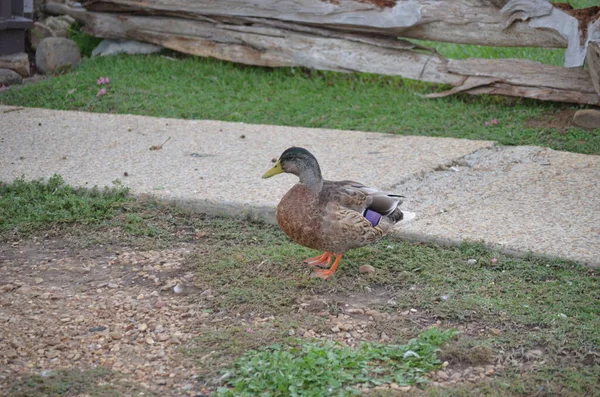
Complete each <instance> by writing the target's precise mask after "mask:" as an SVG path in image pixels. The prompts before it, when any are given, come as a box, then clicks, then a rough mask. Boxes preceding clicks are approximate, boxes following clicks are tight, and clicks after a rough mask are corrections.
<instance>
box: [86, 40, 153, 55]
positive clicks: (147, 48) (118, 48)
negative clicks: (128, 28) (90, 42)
mask: <svg viewBox="0 0 600 397" xmlns="http://www.w3.org/2000/svg"><path fill="white" fill-rule="evenodd" d="M161 50H162V47H160V46H157V45H154V44H148V43H141V42H139V41H134V40H119V39H105V40H102V42H100V44H98V46H97V47H96V48H94V50H93V51H92V56H93V57H95V56H108V55H117V54H128V55H135V54H153V53H156V52H160V51H161Z"/></svg>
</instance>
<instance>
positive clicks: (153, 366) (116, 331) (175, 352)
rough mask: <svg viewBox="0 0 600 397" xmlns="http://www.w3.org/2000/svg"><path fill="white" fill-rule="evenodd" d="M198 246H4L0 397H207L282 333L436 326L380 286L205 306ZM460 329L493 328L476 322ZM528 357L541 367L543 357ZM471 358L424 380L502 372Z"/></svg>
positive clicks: (367, 335) (385, 333) (356, 336)
mask: <svg viewBox="0 0 600 397" xmlns="http://www.w3.org/2000/svg"><path fill="white" fill-rule="evenodd" d="M206 249H207V248H206V247H204V246H203V245H202V244H192V243H189V242H176V243H174V244H172V245H171V246H170V247H169V248H166V249H156V250H150V249H148V248H147V247H137V248H135V247H134V248H133V249H132V248H124V247H119V246H116V245H111V244H107V245H98V246H95V248H75V247H74V245H73V243H72V242H70V241H67V240H64V239H63V238H62V237H60V236H58V237H55V238H44V237H38V238H33V239H29V240H24V241H18V242H13V243H7V244H4V245H1V246H0V309H1V310H0V394H3V395H34V394H28V393H31V390H40V384H43V382H45V381H46V380H47V381H50V380H52V379H53V377H54V378H55V379H54V381H55V382H54V383H56V381H57V379H56V378H57V377H60V379H59V380H58V381H59V382H63V383H64V384H66V385H68V386H69V387H70V389H69V392H68V393H66V394H64V395H82V396H83V395H106V396H108V395H161V396H170V395H172V396H186V395H190V396H203V395H208V394H210V393H211V392H212V391H214V390H215V388H216V387H217V386H218V385H219V383H220V381H221V380H222V379H221V378H220V377H221V374H220V373H219V369H221V368H222V367H223V366H225V365H228V364H230V362H231V357H233V356H236V355H239V354H240V353H242V352H243V351H245V350H246V349H248V348H252V347H258V346H260V345H264V344H268V343H269V341H270V340H274V339H277V338H281V337H282V335H283V336H286V334H287V335H295V336H298V337H305V338H326V339H335V340H339V341H341V342H343V343H346V344H349V345H352V344H355V343H356V342H358V341H363V340H378V341H383V342H386V341H389V340H390V338H392V337H397V336H398V335H406V336H407V337H410V336H411V335H413V334H414V332H415V329H424V328H427V327H429V326H436V325H437V324H440V321H439V320H436V319H434V318H431V317H428V316H426V315H425V314H424V313H420V312H419V311H418V310H416V309H411V310H404V311H397V312H381V311H379V310H377V309H376V308H377V307H381V304H386V303H387V304H388V305H389V304H390V300H393V295H391V294H390V293H389V291H386V290H382V291H373V290H372V291H370V292H369V293H364V292H356V293H351V294H346V295H338V294H314V293H310V292H308V293H307V294H306V295H300V296H298V297H297V299H296V301H295V304H294V305H293V311H292V313H289V314H285V315H283V314H280V315H277V316H274V315H268V314H264V313H257V312H255V311H248V312H244V311H243V310H242V311H238V312H233V311H229V312H228V311H227V310H218V309H217V310H213V308H214V307H215V305H213V302H214V300H215V299H216V298H217V297H216V296H215V293H214V292H213V291H212V290H211V289H204V288H201V287H200V286H202V284H203V283H202V280H197V279H195V273H194V271H193V267H191V266H190V261H189V258H190V257H194V258H198V255H202V253H203V252H206ZM391 303H392V304H393V302H391ZM290 324H297V325H298V326H295V327H290ZM459 329H462V331H463V332H465V335H469V334H472V335H481V334H490V333H492V334H493V333H499V332H501V331H500V330H496V329H493V328H491V329H489V328H487V327H485V326H479V325H477V324H471V325H468V326H462V327H459ZM233 340H235V343H232V341H233ZM529 354H530V356H532V357H530V358H532V359H534V360H537V359H541V354H542V353H541V352H535V351H534V352H530V353H529ZM538 354H539V356H540V357H534V356H536V355H538ZM468 356H469V358H468V359H467V360H466V361H464V360H460V359H459V360H456V357H457V356H456V355H455V356H453V357H452V358H451V361H452V364H451V365H449V363H448V362H446V363H445V364H444V365H445V367H444V369H443V370H441V371H439V372H437V373H434V374H431V377H432V380H433V383H432V384H433V385H434V386H436V385H442V386H443V385H446V384H456V383H460V382H479V381H484V380H485V379H488V378H492V377H494V374H495V373H497V372H498V371H501V370H502V369H503V368H504V364H503V363H501V362H499V361H498V360H494V359H493V358H492V357H491V355H490V353H489V352H486V351H483V352H479V353H477V352H471V353H469V355H468ZM461 361H462V362H461ZM64 369H66V370H67V371H68V372H60V370H64ZM98 369H102V370H103V371H104V372H97V370H98ZM82 371H83V372H82ZM94 371H96V372H94ZM32 376H33V377H32ZM79 377H81V378H82V379H79ZM78 382H79V383H78ZM54 383H52V384H50V385H48V386H44V387H47V389H46V390H49V391H48V394H47V395H53V394H52V391H55V392H56V390H60V389H56V387H57V386H56V385H54ZM73 385H75V386H73ZM77 385H79V386H77ZM28 387H29V388H28ZM34 387H37V389H35V388H34ZM53 387H54V389H53ZM65 387H66V386H65ZM380 389H386V390H387V389H390V391H396V392H398V393H400V392H405V391H408V390H410V387H400V386H398V385H395V384H392V385H391V386H382V387H380ZM42 390H43V387H42ZM73 390H75V391H77V390H79V392H76V393H74V392H73ZM365 391H366V390H365ZM35 395H45V394H35ZM56 395H61V394H60V393H57V394H56Z"/></svg>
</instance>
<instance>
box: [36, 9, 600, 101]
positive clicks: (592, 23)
mask: <svg viewBox="0 0 600 397" xmlns="http://www.w3.org/2000/svg"><path fill="white" fill-rule="evenodd" d="M82 4H83V8H68V7H65V6H64V5H58V4H47V5H46V12H49V13H59V14H64V13H66V14H69V15H71V16H73V17H74V18H76V19H77V20H79V21H80V22H82V23H83V24H84V25H85V29H86V30H87V31H88V32H89V33H91V34H93V35H94V36H97V37H103V38H120V39H123V38H124V39H133V40H139V41H143V42H148V43H153V44H157V45H161V46H163V47H166V48H170V49H173V50H175V51H180V52H183V53H187V54H192V55H198V56H204V57H213V58H218V59H223V60H227V61H232V62H239V63H244V64H250V65H260V66H269V67H282V66H301V67H308V68H315V69H322V70H334V71H342V72H368V73H377V74H385V75H393V76H402V77H406V78H410V79H415V80H422V81H427V82H432V83H439V84H448V85H450V86H452V88H451V89H449V90H447V91H445V92H441V93H436V94H432V95H430V97H440V96H445V95H450V94H454V93H458V92H465V93H469V94H474V95H478V94H498V95H508V96H516V97H526V98H536V99H541V100H551V101H562V102H573V103H582V104H593V105H600V95H599V93H600V89H599V88H600V51H599V47H598V42H600V7H591V8H589V9H586V10H571V9H569V8H568V7H566V6H564V5H556V6H555V5H553V4H551V3H549V2H548V1H547V0H463V1H455V0H293V1H285V2H282V1H280V0H146V1H138V0H84V1H83V2H82ZM407 39H426V40H435V41H443V42H454V43H465V44H477V45H495V46H537V47H548V48H566V49H567V51H566V57H565V66H566V67H562V66H552V65H546V64H542V63H537V62H531V61H526V60H516V59H496V60H489V59H467V60H454V59H447V58H445V57H443V56H442V55H441V54H439V53H437V52H436V51H435V50H433V49H431V48H427V47H424V46H421V45H417V44H414V43H411V42H410V41H408V40H407ZM590 43H591V44H590ZM586 58H587V60H588V65H589V68H588V69H585V68H583V65H584V62H585V61H586Z"/></svg>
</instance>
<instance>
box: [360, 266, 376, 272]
mask: <svg viewBox="0 0 600 397" xmlns="http://www.w3.org/2000/svg"><path fill="white" fill-rule="evenodd" d="M358 271H359V272H360V274H371V273H374V272H375V268H374V267H373V266H371V265H362V266H361V267H359V268H358Z"/></svg>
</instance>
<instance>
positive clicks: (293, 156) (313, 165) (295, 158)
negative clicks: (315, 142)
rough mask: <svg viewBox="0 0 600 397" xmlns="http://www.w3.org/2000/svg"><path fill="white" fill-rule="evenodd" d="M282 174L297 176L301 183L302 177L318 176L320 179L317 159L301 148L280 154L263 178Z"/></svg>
mask: <svg viewBox="0 0 600 397" xmlns="http://www.w3.org/2000/svg"><path fill="white" fill-rule="evenodd" d="M282 172H287V173H289V174H294V175H296V176H298V177H299V178H300V181H301V182H302V179H303V176H308V175H312V176H318V178H320V177H321V169H320V167H319V163H318V162H317V159H316V158H315V156H313V155H312V154H311V153H310V152H309V151H308V150H306V149H304V148H301V147H291V148H289V149H286V150H285V151H284V152H283V153H281V156H279V160H277V162H276V163H275V165H274V166H273V168H271V169H270V170H269V171H267V172H265V174H264V175H263V178H270V177H272V176H273V175H277V174H281V173H282Z"/></svg>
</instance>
